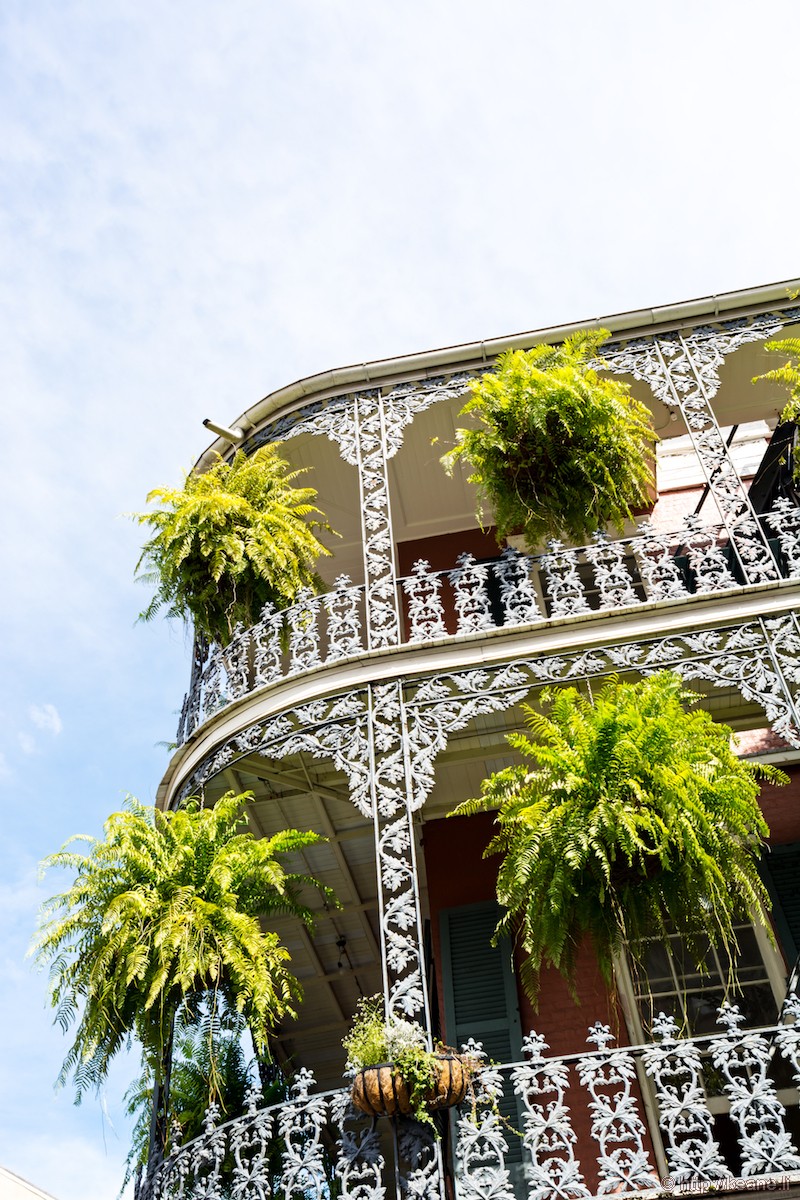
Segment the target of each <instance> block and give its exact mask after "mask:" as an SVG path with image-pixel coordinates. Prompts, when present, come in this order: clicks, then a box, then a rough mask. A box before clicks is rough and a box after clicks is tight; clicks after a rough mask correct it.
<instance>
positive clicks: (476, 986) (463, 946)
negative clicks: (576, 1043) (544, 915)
mask: <svg viewBox="0 0 800 1200" xmlns="http://www.w3.org/2000/svg"><path fill="white" fill-rule="evenodd" d="M499 918H500V909H499V907H498V905H497V904H495V903H488V904H468V905H464V906H463V907H460V908H449V909H443V910H442V913H441V934H442V983H443V990H444V1014H445V1025H446V1027H447V1040H448V1042H449V1043H450V1044H451V1045H453V1046H455V1047H456V1049H458V1050H460V1049H461V1045H462V1043H464V1042H466V1041H467V1040H468V1039H469V1038H474V1039H475V1041H476V1042H482V1043H483V1048H484V1050H485V1051H486V1053H487V1054H488V1056H489V1058H491V1059H492V1060H493V1061H494V1062H497V1063H509V1062H518V1061H519V1060H520V1058H521V1057H522V1033H521V1026H520V1019H519V1007H518V1004H517V987H516V981H515V979H514V974H513V970H512V967H511V951H510V948H509V946H508V945H507V944H506V945H501V946H499V947H495V946H492V944H491V938H492V934H493V933H494V929H495V926H496V925H497V922H498V920H499ZM504 1085H505V1086H504V1092H505V1094H504V1097H503V1100H502V1102H501V1104H500V1112H501V1113H502V1115H503V1116H504V1117H505V1118H506V1120H507V1121H509V1123H510V1124H511V1125H512V1126H513V1128H514V1129H519V1128H520V1125H519V1121H520V1116H519V1112H518V1105H517V1099H516V1097H515V1096H514V1095H513V1091H512V1088H511V1085H510V1081H509V1079H508V1076H505V1077H504ZM506 1140H507V1142H508V1155H507V1159H506V1161H507V1162H508V1163H509V1164H512V1163H516V1162H519V1161H521V1157H522V1156H521V1145H520V1141H519V1138H517V1137H515V1136H514V1135H513V1134H511V1133H507V1134H506Z"/></svg>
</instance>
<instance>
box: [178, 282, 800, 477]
mask: <svg viewBox="0 0 800 1200" xmlns="http://www.w3.org/2000/svg"><path fill="white" fill-rule="evenodd" d="M797 292H800V279H788V280H785V281H783V282H781V283H770V284H765V285H764V286H762V287H755V288H745V289H744V290H741V291H736V292H724V293H722V294H720V295H713V296H704V297H702V298H700V299H696V300H685V301H683V302H681V303H680V304H668V305H664V306H662V307H660V308H642V309H636V310H633V311H631V312H623V313H617V314H615V315H612V316H608V317H591V318H589V319H587V320H583V321H573V322H571V323H570V324H569V325H551V326H548V327H547V328H545V329H537V330H531V331H528V332H525V333H516V334H510V335H507V336H505V337H498V338H490V339H489V340H488V341H481V342H463V343H460V344H457V345H455V346H444V347H442V348H441V349H438V350H426V351H423V352H422V353H417V354H404V355H400V356H398V357H395V358H384V359H376V360H374V361H372V362H367V363H355V364H352V365H350V366H345V367H338V368H335V369H334V370H332V371H322V372H320V373H319V374H317V375H309V376H307V377H306V378H304V379H298V380H297V381H295V382H294V383H290V384H287V385H286V386H285V387H283V388H280V389H279V390H278V391H276V392H271V393H270V394H269V395H267V396H264V397H263V398H262V399H261V400H258V401H257V402H256V403H255V404H253V405H252V406H251V407H250V408H248V409H246V410H245V412H244V413H242V415H241V416H240V417H238V418H237V419H236V420H235V421H233V422H232V423H231V426H230V430H229V431H230V432H231V433H233V432H235V433H236V435H237V438H236V441H235V442H233V441H232V440H231V439H228V438H225V437H218V438H217V439H216V441H214V442H213V443H212V445H211V446H209V447H208V449H207V450H205V451H204V452H203V454H202V455H201V456H200V458H199V459H198V460H197V462H196V463H195V466H194V470H195V471H204V470H206V469H207V468H208V467H209V466H210V465H211V463H212V462H213V461H214V460H215V459H216V457H217V456H218V455H222V454H225V453H227V452H228V451H229V450H230V448H231V445H233V444H235V445H239V444H240V443H241V442H242V441H243V440H244V439H245V438H247V437H249V436H250V435H251V434H252V433H254V432H255V430H257V429H258V428H260V426H262V425H263V424H264V423H265V422H266V421H267V420H269V419H271V418H273V417H274V416H275V415H276V414H277V413H281V414H282V415H283V414H284V413H286V412H291V411H292V409H294V408H298V407H302V405H303V403H304V402H305V401H307V400H308V399H310V398H311V397H313V398H314V399H315V400H321V399H326V398H328V397H330V396H336V395H340V394H342V393H344V392H347V391H350V390H352V389H355V388H363V387H370V386H371V387H381V386H384V385H385V384H387V383H397V382H400V381H401V380H403V381H408V380H413V379H425V378H429V377H430V376H436V375H440V374H442V373H443V372H446V371H454V370H456V369H457V368H458V367H463V368H466V367H467V366H478V367H480V366H481V364H486V365H488V364H489V362H490V361H491V360H493V359H494V358H495V357H496V356H497V355H498V354H501V353H503V351H505V350H522V349H529V348H530V347H531V346H535V345H538V344H539V343H541V342H560V341H563V340H564V338H566V337H569V336H570V334H573V333H576V332H577V331H578V330H581V329H610V330H611V333H612V336H616V338H617V340H621V339H622V338H629V337H635V336H637V335H641V334H647V333H650V334H652V333H653V332H655V331H658V332H667V331H672V330H675V329H680V328H684V327H686V326H690V327H691V326H694V325H696V324H697V323H698V322H697V318H699V317H704V318H705V319H706V320H713V321H719V320H724V319H730V318H732V317H736V316H740V317H746V316H751V315H754V314H756V313H759V312H764V311H769V310H770V309H771V308H776V307H783V306H784V305H785V304H786V303H788V302H789V300H790V297H791V295H792V293H797ZM204 424H206V425H207V426H208V427H209V428H211V429H212V431H214V432H216V429H218V428H220V429H222V428H224V429H227V427H226V426H215V425H214V424H213V423H212V422H210V421H206V422H204Z"/></svg>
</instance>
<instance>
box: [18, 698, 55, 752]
mask: <svg viewBox="0 0 800 1200" xmlns="http://www.w3.org/2000/svg"><path fill="white" fill-rule="evenodd" d="M28 715H29V716H30V719H31V720H32V721H33V723H34V725H35V726H36V728H37V729H45V730H46V731H47V732H48V733H52V734H53V735H54V736H57V735H58V734H59V733H61V730H62V729H63V728H64V726H63V724H62V721H61V717H60V716H59V715H58V709H57V708H56V706H55V704H32V705H31V706H30V708H29V709H28ZM26 753H27V754H29V753H30V751H26Z"/></svg>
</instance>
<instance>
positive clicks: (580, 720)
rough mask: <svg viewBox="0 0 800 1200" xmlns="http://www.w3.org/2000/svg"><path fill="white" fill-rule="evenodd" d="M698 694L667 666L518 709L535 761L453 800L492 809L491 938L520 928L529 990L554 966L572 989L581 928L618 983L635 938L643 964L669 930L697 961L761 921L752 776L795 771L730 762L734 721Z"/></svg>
mask: <svg viewBox="0 0 800 1200" xmlns="http://www.w3.org/2000/svg"><path fill="white" fill-rule="evenodd" d="M698 698H699V697H698V696H697V695H696V694H695V693H694V692H691V691H688V690H687V689H686V688H685V687H684V685H683V683H682V681H681V679H680V678H679V676H677V675H676V674H674V673H671V672H662V673H660V674H658V675H653V676H651V677H649V678H647V679H644V680H642V681H640V682H638V683H623V682H620V680H618V679H617V678H612V679H611V680H610V681H609V682H608V683H607V684H606V685H605V686H604V687H603V688H602V690H601V691H600V692H599V693H598V694H597V695H596V696H595V697H594V698H593V699H590V698H587V697H585V696H583V695H581V694H580V693H579V692H578V691H577V690H576V689H575V688H564V689H561V690H556V691H552V692H545V693H543V702H544V704H545V707H546V709H548V710H549V711H547V712H546V714H545V715H542V714H540V713H537V712H535V711H534V710H533V709H532V708H530V707H528V706H525V713H526V720H527V725H528V728H529V730H530V733H529V734H526V733H517V734H510V735H509V736H508V739H507V740H508V742H509V743H510V745H511V746H512V747H513V748H514V749H515V750H516V751H518V752H519V753H520V754H521V755H522V756H523V757H524V758H525V759H527V760H529V761H528V762H527V763H525V764H521V765H516V766H512V767H507V768H506V769H505V770H502V771H498V772H497V773H495V774H494V775H492V776H491V777H490V778H489V779H487V780H485V781H484V783H483V785H482V795H481V797H480V798H479V799H475V800H469V801H467V802H466V803H464V804H462V805H460V806H459V807H458V808H457V809H456V810H455V814H461V815H463V814H467V813H473V812H477V811H479V810H484V809H496V810H497V812H496V818H495V819H496V823H497V825H498V826H499V831H498V833H497V834H496V836H495V837H494V838H493V840H492V841H491V843H490V844H489V847H488V849H487V851H486V853H487V855H490V854H497V853H501V854H503V856H504V857H503V860H502V863H501V866H500V870H499V874H498V880H497V895H498V899H499V901H500V903H501V904H502V905H503V906H504V907H505V909H506V913H505V915H504V917H503V918H502V920H501V921H500V923H499V925H498V927H497V930H496V934H495V936H496V938H499V937H501V936H503V935H505V934H508V933H511V934H513V935H515V936H516V939H517V942H518V944H519V946H520V947H521V948H522V950H523V951H524V955H525V958H524V961H523V964H522V969H521V978H522V983H523V986H524V987H525V990H526V991H527V993H528V995H529V996H530V997H531V998H532V1000H534V1002H535V1001H536V999H537V997H538V992H539V978H540V972H541V970H542V968H543V967H545V966H554V967H556V968H558V970H559V971H560V972H561V973H562V974H563V975H564V977H565V978H566V979H567V981H568V983H569V985H570V988H571V990H572V993H573V995H575V965H576V955H577V952H578V949H579V947H580V946H581V944H582V943H583V942H584V940H585V939H586V938H588V939H589V940H590V941H591V943H592V945H593V946H594V949H595V951H596V953H597V957H598V961H599V964H600V968H601V970H602V973H603V975H604V977H605V979H606V981H607V982H608V983H609V985H610V984H611V983H612V982H613V960H614V956H615V955H616V954H618V953H619V952H620V951H622V950H623V948H625V947H627V948H628V949H629V951H630V952H631V954H632V956H633V958H634V960H635V961H641V959H642V956H643V953H644V950H645V949H646V942H647V940H648V939H650V938H653V937H656V938H664V937H666V936H667V934H668V932H669V930H670V929H671V928H673V927H675V928H678V929H680V931H681V933H682V934H683V935H684V938H685V941H686V943H687V945H688V948H689V952H690V953H691V954H693V955H694V956H695V960H696V961H697V962H698V964H700V966H701V969H702V960H703V957H704V955H705V953H706V952H707V948H708V942H710V943H711V944H712V945H714V946H724V947H725V948H726V949H729V950H730V949H732V948H735V945H736V938H735V934H734V931H733V925H734V923H735V922H736V921H738V920H741V919H745V920H746V919H749V918H753V919H756V920H758V921H760V922H761V923H762V924H764V925H765V926H767V928H768V924H767V916H766V914H767V910H768V906H769V900H768V896H767V893H766V890H765V888H764V885H763V883H762V882H761V879H760V877H759V875H758V871H757V866H756V864H757V859H758V854H759V851H760V849H761V847H762V846H763V844H764V838H765V837H766V835H767V833H768V830H767V827H766V824H765V822H764V819H763V817H762V815H761V810H760V809H759V806H758V792H759V785H758V778H759V777H761V778H764V779H768V780H770V781H771V782H773V783H785V782H786V781H787V777H786V776H785V775H784V774H783V773H782V772H781V771H779V770H777V769H776V768H774V767H770V766H764V765H757V764H754V763H749V762H745V761H743V760H741V759H739V758H737V757H736V755H735V753H734V752H733V750H732V749H731V744H730V738H731V730H730V729H729V728H728V727H727V726H725V725H719V724H716V723H715V722H714V721H713V720H712V719H711V717H710V716H709V715H708V713H706V712H704V711H702V710H695V711H687V709H686V708H685V707H684V705H685V704H686V703H688V702H693V701H695V700H697V699H698ZM455 814H454V815H455ZM706 939H707V940H706Z"/></svg>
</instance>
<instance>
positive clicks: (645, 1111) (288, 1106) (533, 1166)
mask: <svg viewBox="0 0 800 1200" xmlns="http://www.w3.org/2000/svg"><path fill="white" fill-rule="evenodd" d="M799 1017H800V1000H798V998H797V996H792V997H791V998H790V999H789V1000H787V1002H786V1003H785V1005H784V1007H783V1011H782V1013H781V1018H780V1021H779V1023H778V1024H776V1025H774V1026H771V1027H769V1028H761V1029H743V1028H742V1023H743V1021H744V1018H743V1016H742V1015H741V1013H740V1012H739V1010H738V1008H737V1007H736V1006H735V1005H731V1004H725V1005H723V1006H722V1008H721V1009H720V1010H719V1022H718V1025H719V1028H718V1031H717V1032H716V1033H715V1034H713V1035H706V1036H703V1037H695V1038H682V1037H681V1036H680V1035H679V1032H678V1030H677V1027H676V1025H675V1022H674V1020H673V1019H672V1018H671V1017H666V1016H664V1015H663V1014H661V1015H660V1016H659V1017H658V1019H657V1020H656V1021H655V1023H654V1026H653V1031H652V1032H653V1036H654V1041H653V1042H652V1043H649V1044H647V1045H640V1046H634V1047H616V1046H615V1044H614V1042H615V1039H614V1037H613V1035H612V1034H611V1032H610V1030H609V1028H608V1026H606V1025H601V1024H599V1023H598V1024H596V1025H594V1026H593V1027H592V1028H591V1029H590V1031H589V1038H588V1043H589V1046H590V1049H588V1050H586V1051H585V1052H583V1053H579V1054H573V1055H569V1056H567V1057H548V1056H547V1053H546V1051H547V1049H548V1047H547V1044H546V1042H545V1041H544V1038H543V1037H541V1036H540V1035H539V1034H536V1033H533V1032H532V1033H530V1034H529V1035H528V1036H527V1037H526V1038H525V1040H524V1043H523V1050H524V1060H523V1061H522V1062H519V1063H514V1064H510V1065H504V1066H495V1065H485V1066H484V1068H483V1070H482V1071H481V1073H480V1075H479V1076H478V1083H477V1086H476V1088H475V1092H474V1095H473V1096H472V1097H469V1098H468V1099H467V1100H466V1101H465V1102H464V1104H462V1106H461V1108H460V1110H459V1111H458V1113H457V1115H456V1116H455V1118H454V1120H453V1122H452V1124H450V1123H448V1121H447V1118H446V1117H444V1116H443V1115H442V1114H439V1115H437V1120H438V1121H439V1122H440V1123H441V1125H442V1131H443V1133H444V1135H445V1136H444V1139H443V1140H442V1142H440V1143H438V1144H437V1143H436V1142H435V1141H434V1139H433V1137H432V1136H431V1133H430V1132H429V1131H428V1130H427V1128H426V1127H425V1126H422V1125H419V1124H417V1122H415V1121H412V1120H407V1119H405V1118H401V1119H399V1120H398V1123H397V1125H396V1126H395V1128H394V1131H393V1132H394V1133H395V1134H396V1135H397V1136H396V1137H395V1138H394V1139H393V1140H392V1139H389V1140H388V1141H387V1139H385V1138H383V1139H382V1137H381V1130H382V1127H384V1128H385V1129H387V1130H388V1128H389V1120H388V1119H385V1118H381V1119H379V1120H378V1121H377V1122H376V1121H370V1120H369V1118H366V1117H364V1116H363V1115H361V1114H359V1113H357V1112H356V1111H355V1110H354V1108H353V1107H352V1105H351V1103H350V1098H349V1093H348V1092H346V1091H344V1090H342V1091H338V1092H327V1093H317V1094H315V1093H314V1091H313V1084H314V1081H313V1076H312V1075H311V1073H310V1072H309V1071H307V1070H301V1071H299V1072H298V1074H297V1076H296V1077H295V1080H294V1082H293V1084H292V1085H291V1092H290V1098H289V1099H288V1100H286V1101H284V1102H283V1103H281V1104H278V1105H273V1106H272V1107H270V1108H261V1107H259V1104H260V1096H259V1093H258V1091H257V1090H255V1089H254V1090H252V1091H251V1093H250V1095H249V1098H248V1101H247V1108H246V1112H245V1113H244V1115H243V1116H240V1117H237V1118H236V1119H235V1120H231V1121H228V1122H227V1123H224V1124H220V1123H219V1112H218V1110H217V1109H216V1108H213V1109H211V1110H209V1112H208V1114H207V1118H206V1124H205V1130H204V1132H203V1133H202V1134H201V1136H199V1137H197V1138H195V1139H194V1140H193V1141H192V1142H189V1143H188V1144H187V1145H186V1146H180V1145H179V1144H176V1145H175V1146H174V1147H173V1149H172V1152H171V1153H170V1155H169V1157H168V1158H167V1159H166V1160H165V1161H163V1162H161V1163H158V1164H151V1167H150V1169H149V1171H148V1172H145V1174H144V1176H143V1177H142V1178H141V1179H140V1180H139V1182H138V1187H137V1193H136V1195H137V1200H156V1198H157V1197H158V1198H159V1200H161V1198H163V1200H201V1198H203V1200H228V1198H230V1200H249V1198H251V1197H253V1198H258V1200H265V1198H266V1197H273V1196H283V1197H285V1198H286V1200H290V1198H293V1197H296V1198H297V1200H301V1198H302V1200H329V1198H331V1197H335V1196H337V1195H340V1196H342V1197H351V1198H352V1200H383V1197H385V1196H387V1195H394V1194H396V1189H397V1185H398V1184H399V1189H400V1192H401V1193H402V1194H405V1195H406V1196H408V1197H409V1198H410V1197H420V1198H421V1197H430V1198H431V1200H433V1198H434V1197H440V1196H443V1195H445V1194H452V1193H453V1192H454V1193H455V1195H456V1196H457V1197H458V1198H459V1200H488V1198H489V1197H491V1200H521V1198H522V1197H527V1200H552V1198H554V1197H560V1198H561V1200H591V1198H592V1197H595V1196H597V1197H600V1196H610V1195H619V1194H631V1193H637V1194H642V1193H644V1194H647V1195H650V1196H653V1197H656V1196H668V1195H672V1194H681V1193H686V1194H692V1195H699V1194H703V1195H704V1194H710V1193H712V1192H720V1191H727V1192H736V1191H745V1190H770V1191H774V1190H789V1189H790V1188H791V1189H794V1188H795V1187H798V1188H800V1147H798V1145H797V1143H796V1141H795V1140H793V1134H792V1132H791V1130H792V1129H793V1130H795V1131H797V1130H798V1129H800V1124H798V1122H797V1120H796V1117H797V1108H796V1105H797V1099H798V1092H797V1088H798V1087H799V1086H800V1024H797V1023H796V1022H797V1020H798V1018H799ZM465 1049H468V1050H469V1051H470V1052H472V1053H473V1054H474V1053H477V1054H480V1053H481V1051H480V1047H479V1046H477V1045H476V1044H475V1043H470V1044H469V1045H468V1046H467V1047H465ZM709 1093H713V1096H712V1097H711V1098H710V1095H709ZM509 1098H511V1099H512V1101H513V1104H514V1105H515V1106H516V1116H513V1115H512V1118H511V1119H510V1120H509V1119H508V1118H507V1117H505V1116H503V1115H502V1113H501V1110H502V1111H505V1112H507V1111H508V1109H509V1105H508V1100H509ZM720 1105H722V1106H724V1107H725V1108H726V1109H727V1122H728V1131H729V1134H730V1131H731V1130H732V1131H733V1135H734V1136H733V1138H731V1137H730V1136H726V1137H725V1138H723V1139H720V1138H719V1137H718V1132H717V1128H716V1125H715V1113H714V1111H712V1110H713V1109H714V1108H715V1107H716V1108H717V1109H718V1108H719V1107H720ZM648 1121H649V1126H648V1123H647V1122H648ZM392 1145H393V1146H394V1153H396V1154H397V1155H398V1156H399V1162H398V1163H394V1162H388V1161H387V1160H388V1158H389V1157H391V1155H392V1153H393V1151H392ZM396 1169H397V1173H395V1171H396ZM445 1181H449V1182H445Z"/></svg>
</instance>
